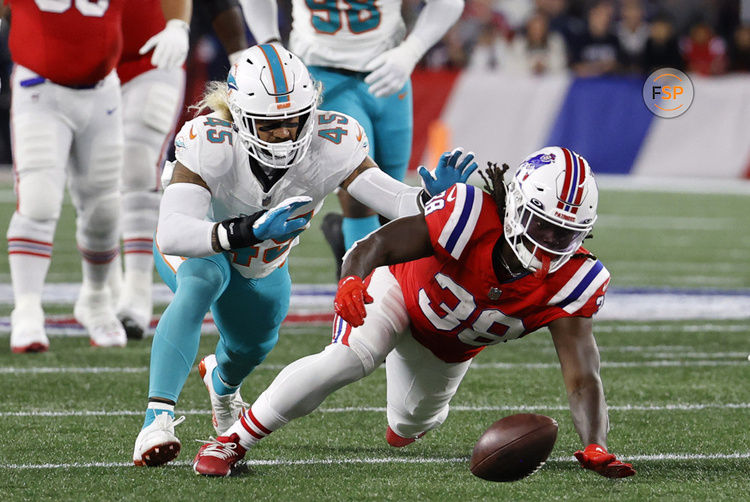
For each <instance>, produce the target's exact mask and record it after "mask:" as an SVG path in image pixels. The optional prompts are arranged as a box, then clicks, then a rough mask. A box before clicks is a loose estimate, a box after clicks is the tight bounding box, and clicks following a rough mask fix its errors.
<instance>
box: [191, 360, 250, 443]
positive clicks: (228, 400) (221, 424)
mask: <svg viewBox="0 0 750 502" xmlns="http://www.w3.org/2000/svg"><path fill="white" fill-rule="evenodd" d="M215 368H216V356H215V355H214V354H210V355H208V356H206V357H204V358H203V359H201V362H200V363H199V364H198V371H199V372H200V375H201V378H202V379H203V383H204V384H205V385H206V389H208V395H209V397H210V398H211V414H212V415H213V418H212V421H213V424H214V429H216V433H217V434H218V435H220V436H221V435H222V434H224V432H226V431H227V429H229V428H230V427H231V426H232V425H234V423H235V422H236V421H237V420H238V419H239V418H240V417H241V416H242V414H243V413H244V412H245V408H246V407H247V406H248V404H247V403H245V402H244V401H242V396H240V391H239V389H237V391H236V392H235V393H234V394H227V395H226V396H220V395H219V394H217V393H216V391H214V384H213V373H214V369H215Z"/></svg>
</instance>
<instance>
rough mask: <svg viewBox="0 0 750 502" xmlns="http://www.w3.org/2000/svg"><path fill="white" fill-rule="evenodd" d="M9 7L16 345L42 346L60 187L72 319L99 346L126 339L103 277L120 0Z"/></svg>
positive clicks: (27, 1) (117, 117)
mask: <svg viewBox="0 0 750 502" xmlns="http://www.w3.org/2000/svg"><path fill="white" fill-rule="evenodd" d="M3 4H4V7H7V6H9V7H10V9H11V11H12V18H13V19H12V22H11V25H10V41H9V45H10V50H11V55H12V59H13V61H14V63H15V64H16V66H15V70H14V71H13V76H12V80H11V86H12V108H11V119H10V126H11V132H12V137H13V153H14V170H15V189H16V195H17V206H16V210H15V212H14V213H13V216H12V218H11V221H10V225H9V227H8V232H7V238H8V254H9V258H8V260H9V263H10V272H11V279H12V282H13V293H14V302H15V305H14V310H13V313H12V314H11V324H12V330H11V337H10V346H11V350H12V351H13V352H34V351H43V350H47V348H48V346H49V340H48V339H47V335H46V332H45V328H44V312H43V310H42V302H41V299H42V288H43V286H44V281H45V278H46V275H47V271H48V269H49V264H50V259H51V256H52V240H53V236H54V233H55V227H56V225H57V220H58V218H59V216H60V209H61V206H62V201H63V193H64V191H65V185H66V182H67V185H68V187H69V190H70V195H71V199H72V201H73V204H74V206H75V209H76V215H77V220H76V224H77V231H76V242H77V244H78V249H79V250H80V252H81V256H82V268H83V287H82V288H81V293H80V295H79V297H78V301H77V302H76V306H75V315H76V318H77V319H78V320H79V321H80V322H81V324H83V325H84V326H85V327H86V329H87V331H88V333H89V336H90V338H91V343H92V344H93V345H97V346H122V345H125V340H126V339H125V332H124V331H123V329H122V326H121V325H120V323H119V322H118V320H117V318H116V317H115V312H114V308H113V307H112V306H111V302H110V290H109V287H108V285H107V276H108V273H109V271H110V269H111V264H112V261H113V259H114V258H115V256H117V252H118V250H117V238H118V235H117V233H118V232H117V228H118V217H119V207H120V195H119V191H118V183H119V178H120V170H121V168H122V162H123V127H122V106H121V98H120V85H119V84H120V82H119V80H118V77H117V74H116V73H115V65H116V64H117V61H118V59H119V57H120V52H121V49H122V44H123V41H122V28H121V18H122V11H123V8H124V5H125V1H124V0H91V1H86V2H81V1H73V0H5V1H4V2H3Z"/></svg>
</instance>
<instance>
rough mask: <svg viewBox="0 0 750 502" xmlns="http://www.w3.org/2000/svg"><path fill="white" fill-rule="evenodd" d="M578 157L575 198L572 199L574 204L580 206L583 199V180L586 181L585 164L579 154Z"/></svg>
mask: <svg viewBox="0 0 750 502" xmlns="http://www.w3.org/2000/svg"><path fill="white" fill-rule="evenodd" d="M576 157H578V166H579V168H578V187H576V198H575V200H574V201H573V205H574V206H580V205H581V200H582V199H583V182H584V181H586V164H585V162H586V161H585V160H583V158H582V157H581V156H580V155H576Z"/></svg>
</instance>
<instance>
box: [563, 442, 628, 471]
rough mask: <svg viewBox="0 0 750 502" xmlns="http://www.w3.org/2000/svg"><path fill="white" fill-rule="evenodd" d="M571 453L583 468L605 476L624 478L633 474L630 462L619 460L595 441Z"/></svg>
mask: <svg viewBox="0 0 750 502" xmlns="http://www.w3.org/2000/svg"><path fill="white" fill-rule="evenodd" d="M573 455H574V456H575V457H576V459H577V460H578V462H579V463H580V464H581V466H582V467H583V468H585V469H590V470H592V471H594V472H598V473H599V474H601V475H602V476H604V477H607V478H626V477H628V476H632V475H634V474H635V469H633V466H632V465H631V464H626V463H624V462H620V461H619V460H617V458H616V457H615V456H614V455H613V454H612V453H609V452H608V451H607V449H606V448H604V447H603V446H600V445H598V444H596V443H592V444H590V445H588V446H587V447H586V448H585V449H584V450H583V451H581V450H578V451H577V452H575V453H574V454H573Z"/></svg>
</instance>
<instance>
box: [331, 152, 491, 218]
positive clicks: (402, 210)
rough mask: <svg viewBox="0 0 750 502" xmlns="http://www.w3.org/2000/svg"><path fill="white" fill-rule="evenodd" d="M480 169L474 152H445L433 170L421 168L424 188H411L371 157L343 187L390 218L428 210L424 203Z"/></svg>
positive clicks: (358, 167) (351, 175)
mask: <svg viewBox="0 0 750 502" xmlns="http://www.w3.org/2000/svg"><path fill="white" fill-rule="evenodd" d="M476 169H477V163H476V162H474V153H473V152H468V153H466V154H465V153H464V151H463V149H462V148H456V149H454V150H453V151H451V152H445V153H444V154H443V155H442V156H441V157H440V160H439V161H438V165H437V166H436V168H435V169H434V171H433V172H430V171H428V170H427V169H425V167H424V166H420V167H419V174H420V175H421V176H422V181H423V183H424V189H421V188H419V187H411V186H409V185H406V184H404V183H402V182H400V181H398V180H395V179H393V178H391V177H390V176H388V175H387V174H385V173H384V172H383V171H382V170H380V169H379V168H378V165H377V164H375V161H373V160H372V159H371V158H370V157H365V160H363V161H362V163H361V164H360V165H359V166H357V168H356V169H354V171H353V172H352V173H351V174H350V175H349V176H348V177H347V178H346V179H345V180H344V182H343V183H341V188H343V189H344V190H346V191H347V192H349V194H350V195H351V196H352V197H354V198H355V199H357V200H358V201H360V202H361V203H363V204H364V205H366V206H368V207H370V208H372V209H373V210H374V211H375V212H377V213H378V214H382V215H383V216H385V217H386V218H388V219H391V220H393V219H396V218H401V217H403V216H413V215H415V214H420V213H423V212H424V204H425V203H426V202H427V201H428V200H429V199H430V197H434V196H435V195H437V194H438V193H440V192H442V191H444V190H447V189H448V188H450V187H452V186H453V185H455V184H456V183H464V182H466V180H467V179H468V178H469V176H470V175H471V173H473V172H474V171H475V170H476Z"/></svg>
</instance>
